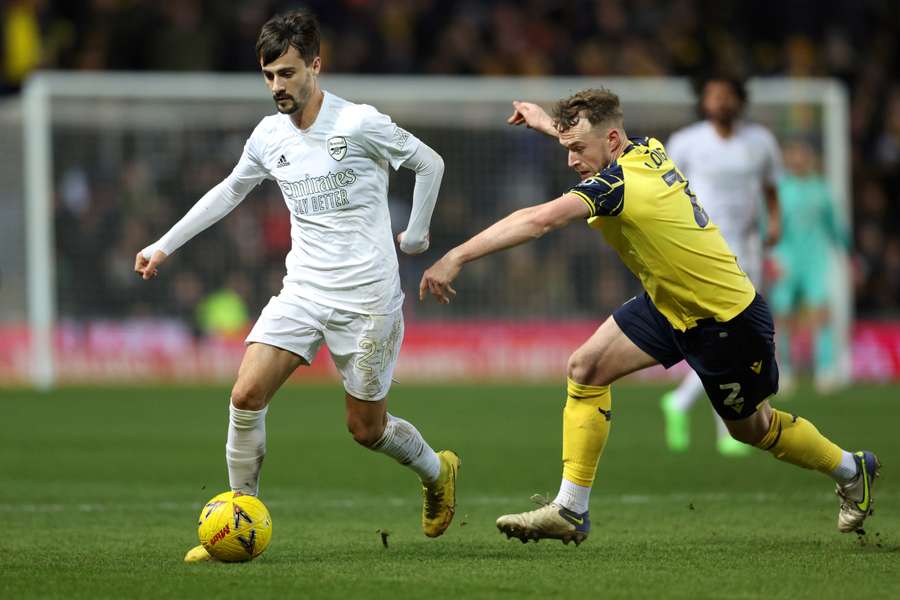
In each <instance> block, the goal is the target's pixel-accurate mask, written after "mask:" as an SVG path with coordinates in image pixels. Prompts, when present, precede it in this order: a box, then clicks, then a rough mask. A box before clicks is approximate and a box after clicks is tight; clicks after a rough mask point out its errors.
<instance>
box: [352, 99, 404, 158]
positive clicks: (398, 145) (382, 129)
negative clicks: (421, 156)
mask: <svg viewBox="0 0 900 600" xmlns="http://www.w3.org/2000/svg"><path fill="white" fill-rule="evenodd" d="M366 109H367V110H366V111H365V112H364V113H363V114H362V117H361V119H360V123H359V128H358V130H357V131H356V133H355V135H354V141H355V142H356V143H357V144H359V145H360V146H361V147H362V148H363V149H364V150H365V151H366V153H367V154H369V155H370V156H371V157H372V158H375V159H376V160H386V161H388V162H389V163H390V164H391V167H393V168H394V169H395V170H396V169H399V168H400V165H402V164H403V163H404V162H406V160H407V159H409V158H410V157H411V156H412V155H413V154H415V152H416V148H418V146H419V139H418V138H417V137H416V136H414V135H413V134H411V133H410V132H408V131H406V130H405V129H403V128H402V127H400V126H399V125H397V124H396V123H394V122H393V121H392V120H391V118H390V117H389V116H387V115H385V114H382V113H380V112H378V111H377V110H375V109H374V108H372V107H371V106H367V107H366Z"/></svg>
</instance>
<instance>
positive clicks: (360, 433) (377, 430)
mask: <svg viewBox="0 0 900 600" xmlns="http://www.w3.org/2000/svg"><path fill="white" fill-rule="evenodd" d="M347 431H349V432H350V435H352V436H353V441H355V442H356V443H357V444H359V445H360V446H365V447H366V448H371V447H372V446H374V445H375V443H376V442H378V440H380V439H381V436H382V435H383V434H384V423H370V422H367V421H364V420H362V419H354V418H350V419H347Z"/></svg>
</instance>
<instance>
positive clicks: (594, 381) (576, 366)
mask: <svg viewBox="0 0 900 600" xmlns="http://www.w3.org/2000/svg"><path fill="white" fill-rule="evenodd" d="M566 375H567V376H568V378H569V379H571V380H572V381H574V382H576V383H581V384H583V385H609V384H610V383H612V382H611V381H608V379H609V376H608V373H605V372H604V369H603V364H602V361H598V360H595V359H594V357H592V356H589V355H587V354H584V353H579V352H575V353H573V354H572V356H570V357H569V363H568V365H567V367H566Z"/></svg>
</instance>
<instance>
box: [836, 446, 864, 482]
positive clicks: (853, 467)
mask: <svg viewBox="0 0 900 600" xmlns="http://www.w3.org/2000/svg"><path fill="white" fill-rule="evenodd" d="M858 473H859V471H858V470H857V463H856V459H855V458H853V455H852V454H850V453H849V452H847V451H846V450H842V451H841V464H839V465H838V466H837V468H836V469H835V470H834V471H832V472H831V477H832V479H834V480H835V481H837V482H838V483H840V484H842V485H843V484H845V483H850V482H851V481H853V480H854V479H855V478H856V476H857V474H858Z"/></svg>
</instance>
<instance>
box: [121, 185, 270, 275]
mask: <svg viewBox="0 0 900 600" xmlns="http://www.w3.org/2000/svg"><path fill="white" fill-rule="evenodd" d="M256 183H258V181H254V180H249V179H244V178H240V177H238V176H236V175H235V173H234V172H233V173H232V174H231V175H229V176H228V177H226V178H225V179H224V180H223V181H222V182H221V183H219V185H217V186H216V187H214V188H213V189H211V190H209V191H208V192H206V194H204V195H203V197H202V198H200V200H198V201H197V203H196V204H195V205H194V206H193V207H191V209H190V210H189V211H188V212H187V214H186V215H184V216H183V217H182V218H181V220H179V221H178V222H177V223H175V225H174V226H173V227H172V229H170V230H169V231H168V232H166V234H165V235H164V236H162V237H161V238H159V239H158V240H157V241H155V242H153V243H152V244H150V245H149V246H147V247H146V248H144V249H143V250H141V251H140V252H138V253H137V257H135V260H134V270H135V271H136V272H137V273H139V274H140V275H141V277H142V278H143V279H151V278H153V277H156V276H157V275H158V274H159V269H158V268H159V265H160V264H162V263H163V261H165V260H166V259H167V258H168V257H169V256H171V255H172V253H173V252H175V251H176V250H177V249H178V248H180V247H181V246H183V245H184V244H185V243H187V242H188V240H190V239H191V238H193V237H194V236H195V235H197V234H198V233H200V232H201V231H203V230H204V229H206V228H208V227H209V226H210V225H212V224H213V223H216V222H217V221H219V220H220V219H221V218H222V217H224V216H225V215H227V214H228V213H230V212H231V211H232V210H233V209H234V207H235V206H237V205H238V204H240V203H241V201H242V200H243V199H244V198H245V197H246V196H247V194H248V193H249V192H250V190H251V189H253V186H255V185H256Z"/></svg>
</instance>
